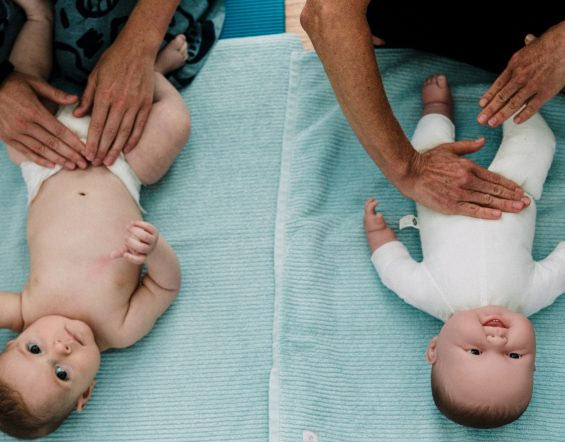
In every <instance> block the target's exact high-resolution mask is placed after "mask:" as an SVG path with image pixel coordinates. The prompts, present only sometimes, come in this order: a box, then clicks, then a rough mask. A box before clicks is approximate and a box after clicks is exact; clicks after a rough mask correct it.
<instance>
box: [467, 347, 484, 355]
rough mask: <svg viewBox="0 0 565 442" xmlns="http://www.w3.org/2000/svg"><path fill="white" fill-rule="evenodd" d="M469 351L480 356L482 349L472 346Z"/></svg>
mask: <svg viewBox="0 0 565 442" xmlns="http://www.w3.org/2000/svg"><path fill="white" fill-rule="evenodd" d="M467 353H471V354H472V355H475V356H479V355H480V354H481V350H479V349H478V348H470V349H469V350H467Z"/></svg>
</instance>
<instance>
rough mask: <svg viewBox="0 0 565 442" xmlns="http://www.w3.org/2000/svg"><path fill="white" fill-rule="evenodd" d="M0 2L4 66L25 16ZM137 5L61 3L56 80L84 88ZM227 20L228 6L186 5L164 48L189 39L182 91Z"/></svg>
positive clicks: (178, 82) (118, 0)
mask: <svg viewBox="0 0 565 442" xmlns="http://www.w3.org/2000/svg"><path fill="white" fill-rule="evenodd" d="M0 2H1V3H0V60H2V59H4V58H6V57H7V56H8V55H9V52H10V50H11V47H12V45H13V42H14V39H15V37H16V36H17V33H18V31H19V29H20V27H21V25H22V23H23V21H24V20H25V16H24V14H23V11H22V10H21V9H20V8H19V7H18V6H16V5H15V4H14V3H12V1H11V0H0ZM136 3H137V1H136V0H56V1H55V2H54V37H53V49H54V72H53V75H54V77H55V78H58V79H59V80H63V81H64V82H67V83H71V84H73V85H75V86H77V87H80V88H83V87H85V86H86V82H87V80H88V74H89V73H90V72H91V71H92V69H93V68H94V66H95V65H96V63H97V61H98V59H99V58H100V56H101V55H102V54H103V53H104V51H105V50H106V49H108V48H109V47H110V45H111V43H112V42H113V41H114V40H115V39H116V36H117V35H118V34H119V32H120V31H121V29H122V28H123V26H124V25H125V23H126V21H127V19H128V17H129V14H130V13H131V11H132V10H133V8H134V6H135V5H136ZM224 17H225V6H224V0H181V2H180V5H179V7H178V8H177V11H176V12H175V14H174V16H173V19H172V20H171V23H170V25H169V29H168V30H167V33H166V35H165V39H164V41H163V43H162V47H163V46H165V44H166V43H168V42H169V41H171V40H172V39H173V38H174V37H175V36H176V35H178V34H181V33H182V34H185V35H186V39H187V42H188V60H187V61H186V63H185V65H184V66H183V67H181V68H180V69H178V70H176V71H175V72H173V73H172V74H171V75H169V80H170V81H171V82H172V83H173V84H174V85H175V86H176V87H177V88H181V87H184V86H187V85H188V84H189V83H190V82H191V81H192V79H193V78H194V77H195V76H196V74H197V73H198V71H199V70H200V68H201V67H202V65H203V63H204V61H205V59H206V56H207V55H208V54H209V52H210V49H211V47H212V46H213V44H214V43H215V42H216V40H217V39H218V37H219V35H220V32H221V30H222V26H223V23H224ZM57 83H58V81H57Z"/></svg>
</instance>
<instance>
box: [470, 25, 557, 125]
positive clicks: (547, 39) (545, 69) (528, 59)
mask: <svg viewBox="0 0 565 442" xmlns="http://www.w3.org/2000/svg"><path fill="white" fill-rule="evenodd" d="M531 40H532V41H531V42H530V43H529V44H527V46H525V47H524V48H522V49H520V50H519V51H518V52H516V53H515V54H514V55H513V56H512V58H511V59H510V61H509V63H508V66H507V67H506V69H505V70H504V71H503V72H502V73H501V74H500V76H499V77H498V78H497V79H496V80H495V82H494V83H493V84H492V86H491V87H490V88H489V90H488V91H487V92H486V93H485V94H484V95H483V96H482V98H481V100H480V102H479V105H480V106H481V107H483V111H482V112H481V113H480V114H479V116H478V117H477V120H478V122H479V123H480V124H487V123H488V125H489V126H491V127H497V126H499V125H500V124H502V123H503V122H504V121H506V120H507V119H508V118H510V117H511V116H512V115H513V114H514V113H515V112H517V111H518V110H519V109H520V108H521V107H522V106H523V105H524V104H527V106H526V107H525V108H524V109H523V110H522V111H521V112H520V113H519V114H518V115H517V116H516V117H515V118H514V122H515V123H516V124H520V123H522V122H524V121H526V120H528V119H529V118H530V117H531V116H532V115H533V114H534V113H536V112H537V111H538V110H539V109H540V108H541V107H542V106H543V104H544V103H546V102H547V101H548V100H549V99H551V98H552V97H554V96H555V95H556V94H557V93H559V92H560V91H561V90H562V89H563V88H564V87H565V21H563V22H561V23H559V24H557V25H555V26H553V27H551V28H549V29H548V30H547V31H546V32H545V33H544V34H542V35H541V36H540V37H539V38H537V39H534V38H532V39H531Z"/></svg>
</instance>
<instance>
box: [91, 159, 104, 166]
mask: <svg viewBox="0 0 565 442" xmlns="http://www.w3.org/2000/svg"><path fill="white" fill-rule="evenodd" d="M92 164H93V165H94V166H96V167H98V166H100V165H101V164H102V161H100V160H99V159H98V158H96V159H95V160H94V161H93V162H92Z"/></svg>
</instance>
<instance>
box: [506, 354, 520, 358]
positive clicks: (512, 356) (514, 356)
mask: <svg viewBox="0 0 565 442" xmlns="http://www.w3.org/2000/svg"><path fill="white" fill-rule="evenodd" d="M508 357H509V358H512V359H520V358H521V357H522V355H519V354H518V353H508Z"/></svg>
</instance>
